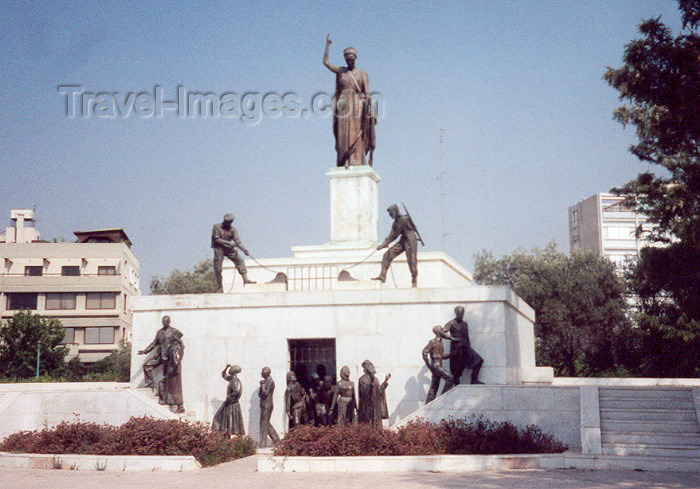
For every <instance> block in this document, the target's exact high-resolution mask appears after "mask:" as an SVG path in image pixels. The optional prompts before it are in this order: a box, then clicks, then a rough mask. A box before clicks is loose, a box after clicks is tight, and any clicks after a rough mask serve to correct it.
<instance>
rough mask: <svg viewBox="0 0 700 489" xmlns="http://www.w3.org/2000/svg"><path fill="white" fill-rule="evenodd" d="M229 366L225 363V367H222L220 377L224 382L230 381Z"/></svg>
mask: <svg viewBox="0 0 700 489" xmlns="http://www.w3.org/2000/svg"><path fill="white" fill-rule="evenodd" d="M230 366H231V364H230V363H227V364H226V366H225V367H224V370H223V371H222V372H221V376H222V377H223V378H224V380H225V381H226V382H228V381H230V380H231V376H230V375H229V374H228V368H229V367H230Z"/></svg>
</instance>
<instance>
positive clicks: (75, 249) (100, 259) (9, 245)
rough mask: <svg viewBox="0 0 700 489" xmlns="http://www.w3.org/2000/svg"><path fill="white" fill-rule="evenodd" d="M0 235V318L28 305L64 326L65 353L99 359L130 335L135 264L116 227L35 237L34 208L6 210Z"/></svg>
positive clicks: (125, 239) (126, 241) (87, 359)
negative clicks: (60, 239)
mask: <svg viewBox="0 0 700 489" xmlns="http://www.w3.org/2000/svg"><path fill="white" fill-rule="evenodd" d="M10 218H11V222H12V224H11V226H10V227H8V228H7V229H6V231H5V234H4V235H0V319H1V320H7V319H9V318H11V317H12V315H13V314H15V313H16V312H17V311H19V310H24V309H29V310H31V311H32V312H34V313H36V314H41V315H43V316H52V317H57V318H58V319H60V320H61V323H62V324H63V326H64V327H65V328H66V337H65V339H64V342H65V343H66V345H67V346H68V347H69V350H70V355H69V358H71V357H74V356H76V355H79V356H80V359H81V360H82V361H84V362H94V361H97V360H100V359H101V358H104V357H105V356H107V355H108V354H109V353H111V352H113V351H114V350H116V349H117V348H118V347H119V344H120V342H121V341H129V340H130V338H131V322H132V314H131V298H132V297H134V296H137V295H140V292H139V263H138V260H137V259H136V257H135V256H134V254H133V253H132V251H131V248H130V246H131V243H130V242H129V239H128V237H127V235H126V233H125V232H124V230H123V229H102V230H97V231H76V232H75V233H74V234H75V236H76V237H77V242H72V243H54V242H46V241H42V240H41V239H40V234H39V232H38V230H37V229H36V226H35V220H34V211H33V210H31V209H15V210H12V211H11V215H10Z"/></svg>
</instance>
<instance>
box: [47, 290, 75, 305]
mask: <svg viewBox="0 0 700 489" xmlns="http://www.w3.org/2000/svg"><path fill="white" fill-rule="evenodd" d="M75 295H76V294H75V292H47V293H46V309H75Z"/></svg>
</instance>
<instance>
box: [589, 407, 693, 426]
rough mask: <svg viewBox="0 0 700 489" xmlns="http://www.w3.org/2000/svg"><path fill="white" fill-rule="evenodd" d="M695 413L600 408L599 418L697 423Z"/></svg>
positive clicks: (667, 410)
mask: <svg viewBox="0 0 700 489" xmlns="http://www.w3.org/2000/svg"><path fill="white" fill-rule="evenodd" d="M697 419H698V418H697V415H696V414H695V411H694V410H692V411H691V410H690V409H664V410H663V411H661V410H658V409H657V410H649V409H624V410H621V409H602V408H601V410H600V420H601V422H603V420H606V421H642V422H643V421H659V422H663V421H691V422H696V423H697Z"/></svg>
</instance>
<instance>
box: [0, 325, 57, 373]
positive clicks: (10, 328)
mask: <svg viewBox="0 0 700 489" xmlns="http://www.w3.org/2000/svg"><path fill="white" fill-rule="evenodd" d="M64 335H65V331H64V329H63V326H62V325H61V322H60V321H59V320H58V319H56V318H49V317H43V316H38V315H34V314H32V313H31V312H30V311H20V312H17V313H15V315H14V316H12V318H11V319H10V320H8V321H7V322H6V323H5V324H4V325H2V326H0V369H1V370H0V375H2V376H3V377H14V378H27V377H32V376H34V374H35V372H36V358H37V345H40V346H41V362H40V366H39V373H40V374H41V375H45V374H49V375H54V374H55V375H60V373H61V372H62V370H63V367H64V359H65V356H66V355H67V354H68V348H66V346H65V345H62V344H61V341H63V337H64Z"/></svg>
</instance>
